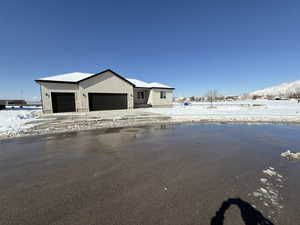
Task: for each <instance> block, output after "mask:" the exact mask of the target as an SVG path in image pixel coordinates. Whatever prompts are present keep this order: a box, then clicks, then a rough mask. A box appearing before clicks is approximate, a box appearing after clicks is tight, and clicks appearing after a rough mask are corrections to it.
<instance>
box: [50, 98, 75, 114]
mask: <svg viewBox="0 0 300 225" xmlns="http://www.w3.org/2000/svg"><path fill="white" fill-rule="evenodd" d="M51 98H52V109H53V112H54V113H58V112H75V111H76V107H75V94H74V93H51Z"/></svg>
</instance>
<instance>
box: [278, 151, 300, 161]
mask: <svg viewBox="0 0 300 225" xmlns="http://www.w3.org/2000/svg"><path fill="white" fill-rule="evenodd" d="M280 155H281V156H282V157H284V158H287V159H288V160H293V159H298V160H300V152H297V153H293V152H291V151H290V150H287V151H286V152H283V153H281V154H280Z"/></svg>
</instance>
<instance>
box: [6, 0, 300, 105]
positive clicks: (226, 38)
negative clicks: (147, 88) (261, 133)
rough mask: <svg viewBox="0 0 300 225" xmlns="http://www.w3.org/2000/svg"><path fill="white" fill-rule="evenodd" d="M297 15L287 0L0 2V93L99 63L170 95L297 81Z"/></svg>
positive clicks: (34, 89) (34, 93)
mask: <svg viewBox="0 0 300 225" xmlns="http://www.w3.org/2000/svg"><path fill="white" fill-rule="evenodd" d="M299 12H300V1H297V0H295V1H288V0H286V1H281V0H269V1H268V0H251V1H250V0H248V1H243V0H226V1H223V0H218V1H216V0H207V1H201V0H197V1H176V0H172V1H161V0H159V1H156V0H152V1H149V0H147V1H143V0H137V1H126V0H122V1H114V0H109V1H103V0H102V1H101V0H100V1H89V0H86V1H76V0H73V1H63V0H60V1H56V0H51V1H50V0H49V1H42V0H39V1H30V0H26V1H25V0H23V1H22V0H19V1H14V0H9V1H8V0H6V1H5V0H4V1H1V7H0V27H1V32H0V76H1V83H0V84H1V86H0V98H19V97H21V96H22V95H23V96H24V97H25V98H27V99H34V98H38V96H39V87H38V85H37V84H35V83H34V79H37V78H39V77H43V76H49V75H56V74H62V73H68V72H75V71H76V72H77V71H78V72H89V73H96V72H99V71H102V70H104V69H107V68H111V69H113V70H115V71H116V72H118V73H119V74H121V75H124V76H127V77H133V78H136V79H141V80H144V81H149V82H150V81H158V82H161V83H166V84H169V85H171V86H174V87H175V88H176V95H177V96H182V95H185V96H191V95H203V94H204V93H205V92H206V90H208V89H212V88H214V89H218V90H219V92H220V93H222V94H224V95H229V94H241V93H246V92H250V91H253V90H256V89H261V88H265V87H269V86H272V85H276V84H279V83H282V82H287V81H293V80H299V79H300V29H299V28H300V13H299Z"/></svg>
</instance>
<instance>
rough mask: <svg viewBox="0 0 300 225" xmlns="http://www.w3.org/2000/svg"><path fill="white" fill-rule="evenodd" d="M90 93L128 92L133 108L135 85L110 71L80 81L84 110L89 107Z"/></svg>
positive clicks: (130, 106)
mask: <svg viewBox="0 0 300 225" xmlns="http://www.w3.org/2000/svg"><path fill="white" fill-rule="evenodd" d="M88 93H118V94H127V102H128V108H133V86H132V85H131V84H129V83H128V82H126V81H124V80H122V79H121V78H119V77H118V76H115V75H114V74H113V73H111V72H109V71H108V72H105V73H103V74H101V75H99V76H95V77H92V78H90V79H87V80H84V81H82V82H80V83H79V95H80V96H81V99H82V101H81V108H82V109H83V110H85V109H88V108H89V102H88Z"/></svg>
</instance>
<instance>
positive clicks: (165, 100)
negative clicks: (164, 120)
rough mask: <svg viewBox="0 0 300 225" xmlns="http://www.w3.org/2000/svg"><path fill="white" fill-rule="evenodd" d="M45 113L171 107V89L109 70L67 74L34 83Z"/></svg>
mask: <svg viewBox="0 0 300 225" xmlns="http://www.w3.org/2000/svg"><path fill="white" fill-rule="evenodd" d="M36 82H37V83H38V84H40V92H41V99H42V106H43V112H44V113H58V112H88V111H96V110H113V109H130V108H137V107H146V106H152V107H162V106H171V105H172V100H173V90H174V88H172V87H169V86H166V85H163V84H160V83H156V82H153V83H146V82H143V81H140V80H136V79H128V78H125V77H123V76H121V75H119V74H117V73H116V72H114V71H112V70H110V69H108V70H104V71H102V72H100V73H96V74H90V73H79V72H74V73H67V74H62V75H57V76H51V77H45V78H41V79H38V80H36Z"/></svg>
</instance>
